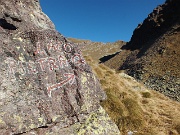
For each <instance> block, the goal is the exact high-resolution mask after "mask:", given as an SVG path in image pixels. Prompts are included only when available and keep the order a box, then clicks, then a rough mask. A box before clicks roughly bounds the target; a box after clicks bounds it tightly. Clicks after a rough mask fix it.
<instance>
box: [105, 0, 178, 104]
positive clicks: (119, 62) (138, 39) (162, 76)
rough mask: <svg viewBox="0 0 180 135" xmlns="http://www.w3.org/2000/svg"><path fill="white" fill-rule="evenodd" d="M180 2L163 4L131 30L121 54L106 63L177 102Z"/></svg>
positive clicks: (173, 1)
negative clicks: (130, 35)
mask: <svg viewBox="0 0 180 135" xmlns="http://www.w3.org/2000/svg"><path fill="white" fill-rule="evenodd" d="M179 7H180V1H179V0H167V1H166V2H165V4H163V5H160V6H158V7H157V8H155V9H154V10H153V12H152V13H151V14H149V15H148V17H147V18H146V19H145V20H144V22H143V23H142V24H139V25H138V27H137V28H136V29H135V30H134V33H133V36H132V38H131V40H130V42H129V43H127V45H125V46H123V47H122V48H121V49H123V51H121V53H119V54H118V55H117V56H115V57H114V58H112V59H111V60H109V61H107V62H106V65H108V66H109V67H111V68H115V69H117V70H125V71H126V72H127V73H128V74H129V75H131V76H133V77H135V78H136V79H137V80H140V81H142V82H143V83H144V84H146V86H148V87H150V88H152V89H154V90H157V91H160V92H161V93H163V94H165V95H166V96H168V97H170V98H172V99H174V100H177V101H180V91H179V88H180V67H179V65H180V46H179V45H180V38H179V37H180V9H179Z"/></svg>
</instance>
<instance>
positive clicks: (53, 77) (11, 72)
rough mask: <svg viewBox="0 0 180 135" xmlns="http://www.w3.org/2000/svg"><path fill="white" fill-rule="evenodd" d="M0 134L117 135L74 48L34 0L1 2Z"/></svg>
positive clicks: (101, 93)
mask: <svg viewBox="0 0 180 135" xmlns="http://www.w3.org/2000/svg"><path fill="white" fill-rule="evenodd" d="M0 11H1V12H0V134H1V135H20V134H22V135H47V134H48V135H50V134H51V135H65V134H67V135H70V134H71V135H72V134H75V135H76V134H78V135H84V134H87V135H92V134H93V135H95V134H97V135H107V134H112V135H119V134H120V132H119V130H118V128H117V126H116V125H115V124H114V123H113V122H112V121H111V119H110V117H109V116H108V115H107V114H106V112H105V111H104V109H103V108H102V107H101V106H100V100H104V99H105V98H106V95H105V93H104V91H103V90H102V89H101V88H100V85H99V81H98V80H97V79H96V77H95V76H94V74H93V73H92V71H91V68H90V66H89V65H88V64H86V62H85V60H84V59H83V57H82V55H81V51H80V50H79V49H78V47H77V45H76V44H74V43H72V42H69V41H67V40H66V39H65V38H64V37H63V36H62V35H61V34H60V33H58V32H57V31H56V30H55V28H54V25H53V23H52V22H51V21H50V19H49V18H48V17H47V16H46V15H45V14H44V13H43V12H42V11H41V8H40V5H39V1H38V0H33V1H32V0H1V1H0Z"/></svg>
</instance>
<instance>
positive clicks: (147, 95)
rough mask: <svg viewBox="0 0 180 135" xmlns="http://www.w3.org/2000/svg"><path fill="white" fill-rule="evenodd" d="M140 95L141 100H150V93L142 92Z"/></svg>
mask: <svg viewBox="0 0 180 135" xmlns="http://www.w3.org/2000/svg"><path fill="white" fill-rule="evenodd" d="M141 94H142V96H143V98H150V97H151V93H149V92H142V93H141Z"/></svg>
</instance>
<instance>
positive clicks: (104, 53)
mask: <svg viewBox="0 0 180 135" xmlns="http://www.w3.org/2000/svg"><path fill="white" fill-rule="evenodd" d="M68 40H69V41H71V42H73V43H75V44H76V45H78V46H79V47H80V48H81V49H82V50H83V51H82V53H83V55H84V56H89V55H90V56H91V57H92V58H93V59H94V60H95V61H98V62H100V63H101V62H105V61H107V60H109V59H111V58H112V57H114V56H115V55H117V54H118V53H120V48H121V47H122V46H123V45H125V44H126V42H124V41H121V40H119V41H116V42H112V43H110V42H109V43H102V42H92V41H90V40H82V39H75V38H68ZM113 53H114V54H113Z"/></svg>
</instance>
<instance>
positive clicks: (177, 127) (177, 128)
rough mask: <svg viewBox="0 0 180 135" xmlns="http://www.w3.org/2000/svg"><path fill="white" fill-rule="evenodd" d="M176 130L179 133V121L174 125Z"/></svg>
mask: <svg viewBox="0 0 180 135" xmlns="http://www.w3.org/2000/svg"><path fill="white" fill-rule="evenodd" d="M175 129H176V131H177V132H178V134H180V123H179V124H177V125H176V126H175Z"/></svg>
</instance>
